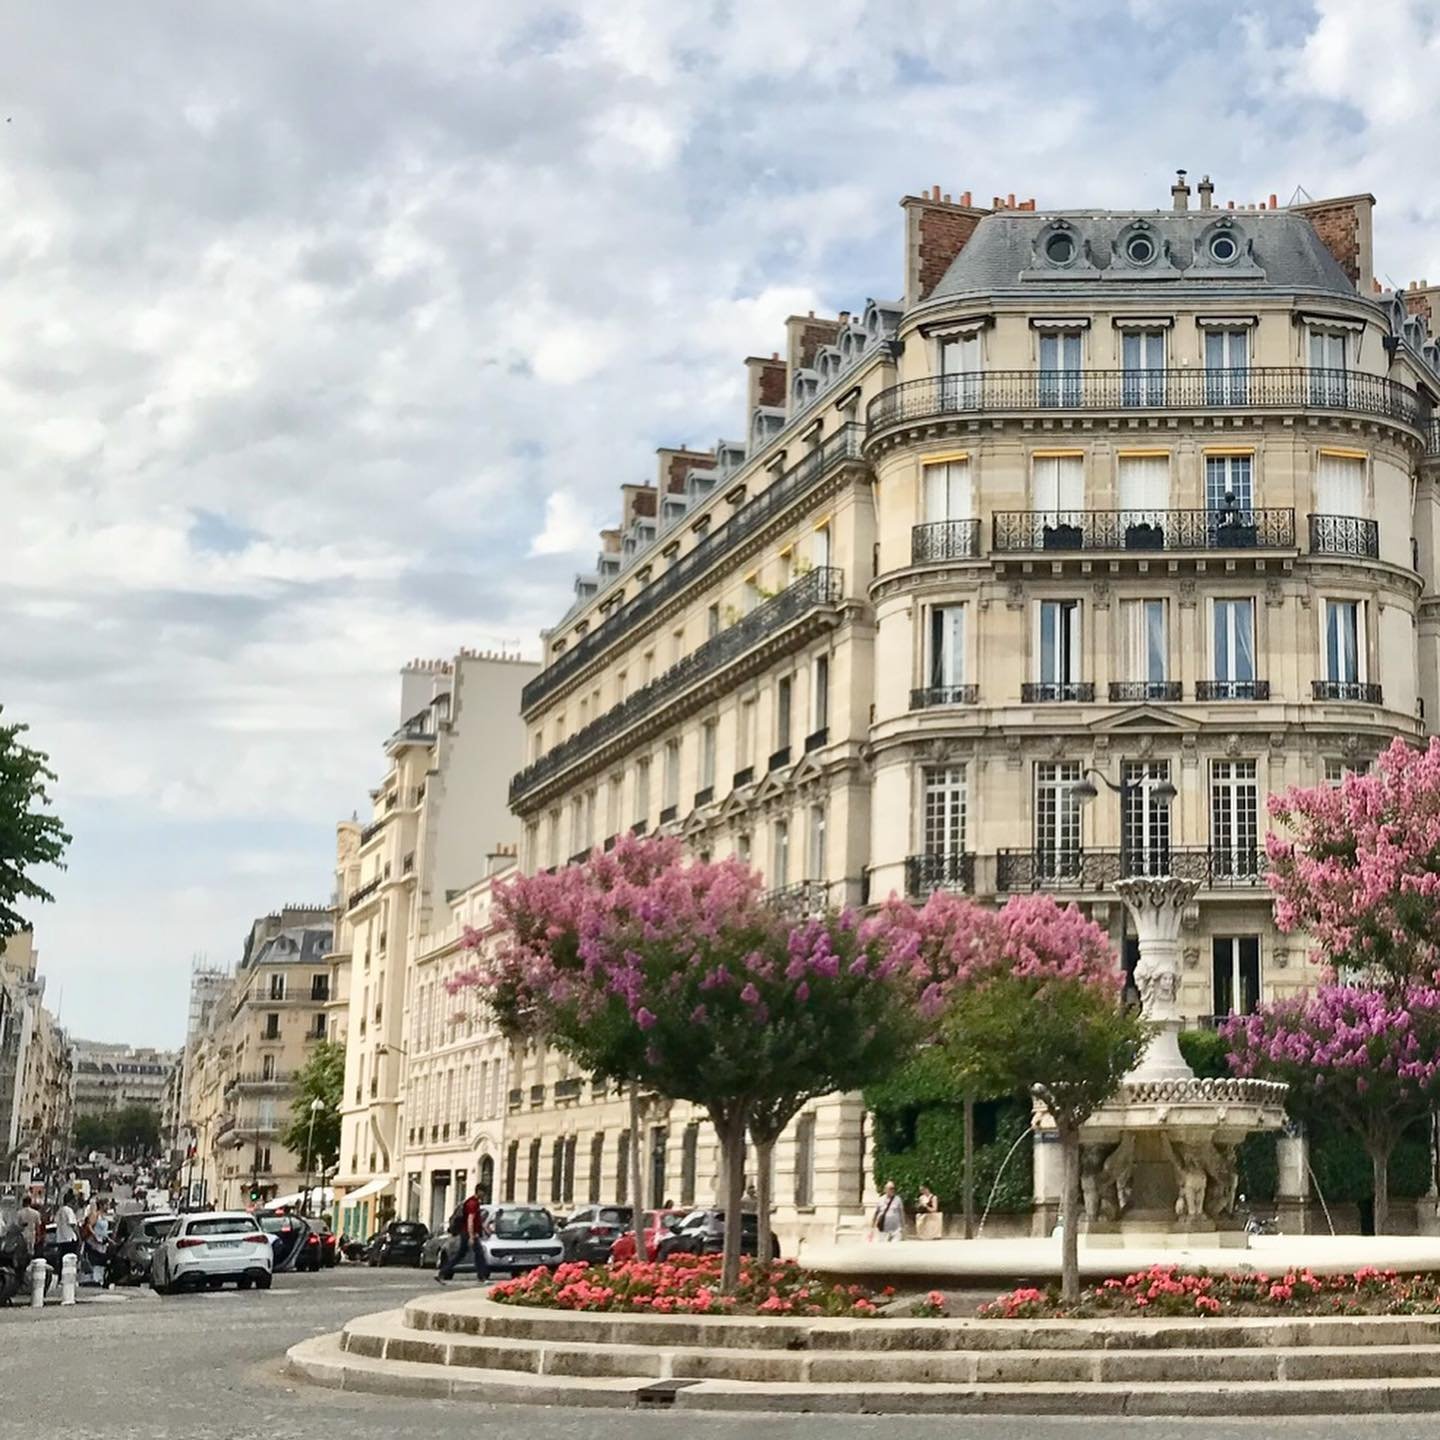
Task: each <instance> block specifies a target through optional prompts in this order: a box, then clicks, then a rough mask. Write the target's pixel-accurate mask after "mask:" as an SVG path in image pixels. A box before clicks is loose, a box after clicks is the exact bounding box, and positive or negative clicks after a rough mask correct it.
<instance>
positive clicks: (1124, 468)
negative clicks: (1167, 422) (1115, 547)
mask: <svg viewBox="0 0 1440 1440" xmlns="http://www.w3.org/2000/svg"><path fill="white" fill-rule="evenodd" d="M1116 478H1117V480H1118V482H1119V483H1118V488H1119V492H1120V508H1121V509H1122V510H1124V511H1126V512H1127V514H1126V518H1125V521H1124V524H1125V525H1126V526H1129V525H1132V524H1134V523H1136V522H1137V521H1139V520H1141V519H1147V520H1151V521H1152V522H1153V523H1157V524H1160V525H1163V524H1164V523H1165V518H1166V517H1165V516H1164V515H1163V513H1162V514H1161V515H1153V514H1147V515H1143V516H1142V515H1136V514H1135V512H1136V511H1141V512H1154V511H1157V510H1158V511H1161V512H1163V511H1166V510H1168V509H1169V508H1170V457H1169V455H1121V456H1120V457H1119V470H1118V473H1117V476H1116ZM1132 517H1133V518H1132ZM1130 543H1131V537H1130V536H1128V535H1127V536H1126V544H1127V545H1129V544H1130Z"/></svg>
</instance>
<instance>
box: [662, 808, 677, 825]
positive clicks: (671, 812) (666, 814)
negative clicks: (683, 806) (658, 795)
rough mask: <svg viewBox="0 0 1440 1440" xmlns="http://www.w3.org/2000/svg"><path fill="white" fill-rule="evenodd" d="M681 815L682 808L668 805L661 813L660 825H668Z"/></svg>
mask: <svg viewBox="0 0 1440 1440" xmlns="http://www.w3.org/2000/svg"><path fill="white" fill-rule="evenodd" d="M679 813H680V807H679V806H678V805H667V806H666V807H665V808H664V809H663V810H662V811H661V812H660V823H661V824H662V825H668V824H669V823H670V822H671V821H672V820H673V819H674V818H675V817H676V816H677V815H678V814H679Z"/></svg>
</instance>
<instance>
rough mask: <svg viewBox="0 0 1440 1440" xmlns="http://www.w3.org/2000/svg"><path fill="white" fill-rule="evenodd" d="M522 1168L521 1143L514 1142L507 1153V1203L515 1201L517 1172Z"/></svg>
mask: <svg viewBox="0 0 1440 1440" xmlns="http://www.w3.org/2000/svg"><path fill="white" fill-rule="evenodd" d="M519 1167H520V1142H519V1141H518V1140H512V1141H511V1142H510V1145H509V1147H508V1148H507V1149H506V1151H505V1199H506V1202H507V1203H510V1202H513V1201H514V1199H515V1172H516V1170H517V1169H519Z"/></svg>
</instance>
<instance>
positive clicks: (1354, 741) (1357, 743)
mask: <svg viewBox="0 0 1440 1440" xmlns="http://www.w3.org/2000/svg"><path fill="white" fill-rule="evenodd" d="M1362 744H1363V742H1362V741H1361V739H1360V737H1359V736H1358V735H1357V734H1355V732H1354V731H1353V730H1352V731H1348V732H1347V733H1346V734H1344V735H1342V736H1341V737H1340V753H1341V754H1342V755H1343V756H1344V757H1345V758H1346V759H1347V760H1353V759H1354V758H1355V756H1357V755H1358V754H1359V753H1360V747H1361V745H1362Z"/></svg>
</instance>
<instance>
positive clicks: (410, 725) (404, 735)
mask: <svg viewBox="0 0 1440 1440" xmlns="http://www.w3.org/2000/svg"><path fill="white" fill-rule="evenodd" d="M434 743H435V720H434V717H433V716H432V715H431V713H430V711H429V710H428V709H427V710H422V711H421V712H420V713H419V714H418V715H412V716H411V717H410V718H409V719H408V720H407V721H406V722H405V723H404V724H403V725H402V726H401V727H400V728H399V729H398V730H397V731H395V733H394V734H393V735H391V737H390V738H389V739H388V740H387V741H386V742H385V748H386V750H398V749H400V748H401V747H402V746H405V745H433V744H434Z"/></svg>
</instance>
